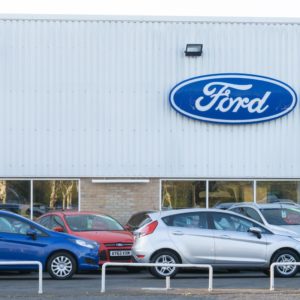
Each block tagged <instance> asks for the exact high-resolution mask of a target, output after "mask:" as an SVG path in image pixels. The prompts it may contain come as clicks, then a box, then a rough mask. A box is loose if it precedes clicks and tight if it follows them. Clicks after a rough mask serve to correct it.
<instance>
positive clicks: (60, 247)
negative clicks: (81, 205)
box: [0, 211, 100, 279]
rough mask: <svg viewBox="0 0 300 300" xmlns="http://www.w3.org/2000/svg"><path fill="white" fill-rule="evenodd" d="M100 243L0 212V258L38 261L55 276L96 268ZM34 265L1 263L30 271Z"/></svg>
mask: <svg viewBox="0 0 300 300" xmlns="http://www.w3.org/2000/svg"><path fill="white" fill-rule="evenodd" d="M99 246H100V245H99V244H98V243H96V242H94V241H89V240H85V239H82V238H78V237H75V236H71V235H68V234H64V233H59V232H54V231H51V230H49V229H47V228H45V227H43V226H41V225H39V224H37V223H35V222H32V221H30V220H28V219H26V218H24V217H22V216H19V215H17V214H14V213H12V212H8V211H0V260H1V261H5V260H13V261H18V260H37V261H40V262H41V263H42V264H43V268H44V271H47V272H48V273H49V274H50V275H51V277H52V278H54V279H69V278H71V277H72V276H73V274H74V273H79V272H81V271H89V270H98V268H99V265H98V261H99ZM36 269H37V266H34V265H32V266H22V265H16V266H0V270H18V271H23V272H26V271H31V270H36Z"/></svg>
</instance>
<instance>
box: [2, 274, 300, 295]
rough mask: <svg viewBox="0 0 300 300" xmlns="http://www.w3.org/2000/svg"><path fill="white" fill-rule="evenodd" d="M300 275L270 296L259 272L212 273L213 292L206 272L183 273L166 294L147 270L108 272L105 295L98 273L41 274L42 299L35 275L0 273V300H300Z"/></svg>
mask: <svg viewBox="0 0 300 300" xmlns="http://www.w3.org/2000/svg"><path fill="white" fill-rule="evenodd" d="M299 284H300V274H299V275H298V276H296V277H295V278H287V279H282V278H276V279H275V291H274V292H270V291H269V287H270V279H269V277H267V276H266V275H265V274H263V273H261V272H236V273H228V272H215V274H214V280H213V291H212V292H208V290H207V288H208V276H207V274H206V273H205V272H199V271H183V272H181V273H179V274H178V275H177V276H176V278H174V279H171V289H170V290H168V291H166V290H164V288H165V280H160V279H156V278H153V277H152V276H151V275H150V274H149V273H148V272H147V271H146V270H145V271H142V272H140V273H136V274H128V273H127V271H126V270H122V269H115V270H109V271H108V274H107V277H106V292H105V293H101V273H100V272H99V273H97V272H96V273H92V274H91V273H89V274H79V275H75V276H74V278H73V279H71V280H65V281H57V280H53V279H51V278H50V277H49V275H48V274H47V273H44V274H43V292H44V293H43V295H38V273H31V274H22V275H21V274H16V273H13V272H12V273H8V272H3V273H0V290H1V295H0V299H4V298H5V299H74V298H76V299H89V300H92V299H99V298H102V299H149V300H152V299H153V300H154V299H187V298H191V299H193V298H198V299H199V296H200V298H201V299H218V300H219V299H225V300H226V299H241V298H243V299H249V300H250V299H255V300H257V299H264V300H267V299H274V298H275V299H299V297H300V289H299Z"/></svg>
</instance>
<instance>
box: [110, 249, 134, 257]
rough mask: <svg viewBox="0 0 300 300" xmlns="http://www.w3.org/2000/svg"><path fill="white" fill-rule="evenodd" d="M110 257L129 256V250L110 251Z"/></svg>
mask: <svg viewBox="0 0 300 300" xmlns="http://www.w3.org/2000/svg"><path fill="white" fill-rule="evenodd" d="M110 256H131V251H130V250H119V251H110Z"/></svg>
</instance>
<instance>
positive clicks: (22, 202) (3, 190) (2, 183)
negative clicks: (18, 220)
mask: <svg viewBox="0 0 300 300" xmlns="http://www.w3.org/2000/svg"><path fill="white" fill-rule="evenodd" d="M0 209H5V210H8V211H12V212H14V213H17V214H21V215H23V216H25V217H28V216H30V181H29V180H24V181H23V180H0Z"/></svg>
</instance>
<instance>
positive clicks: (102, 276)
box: [101, 263, 108, 293]
mask: <svg viewBox="0 0 300 300" xmlns="http://www.w3.org/2000/svg"><path fill="white" fill-rule="evenodd" d="M107 264H108V263H104V264H103V265H102V268H101V272H102V274H101V293H105V272H106V265H107Z"/></svg>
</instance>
